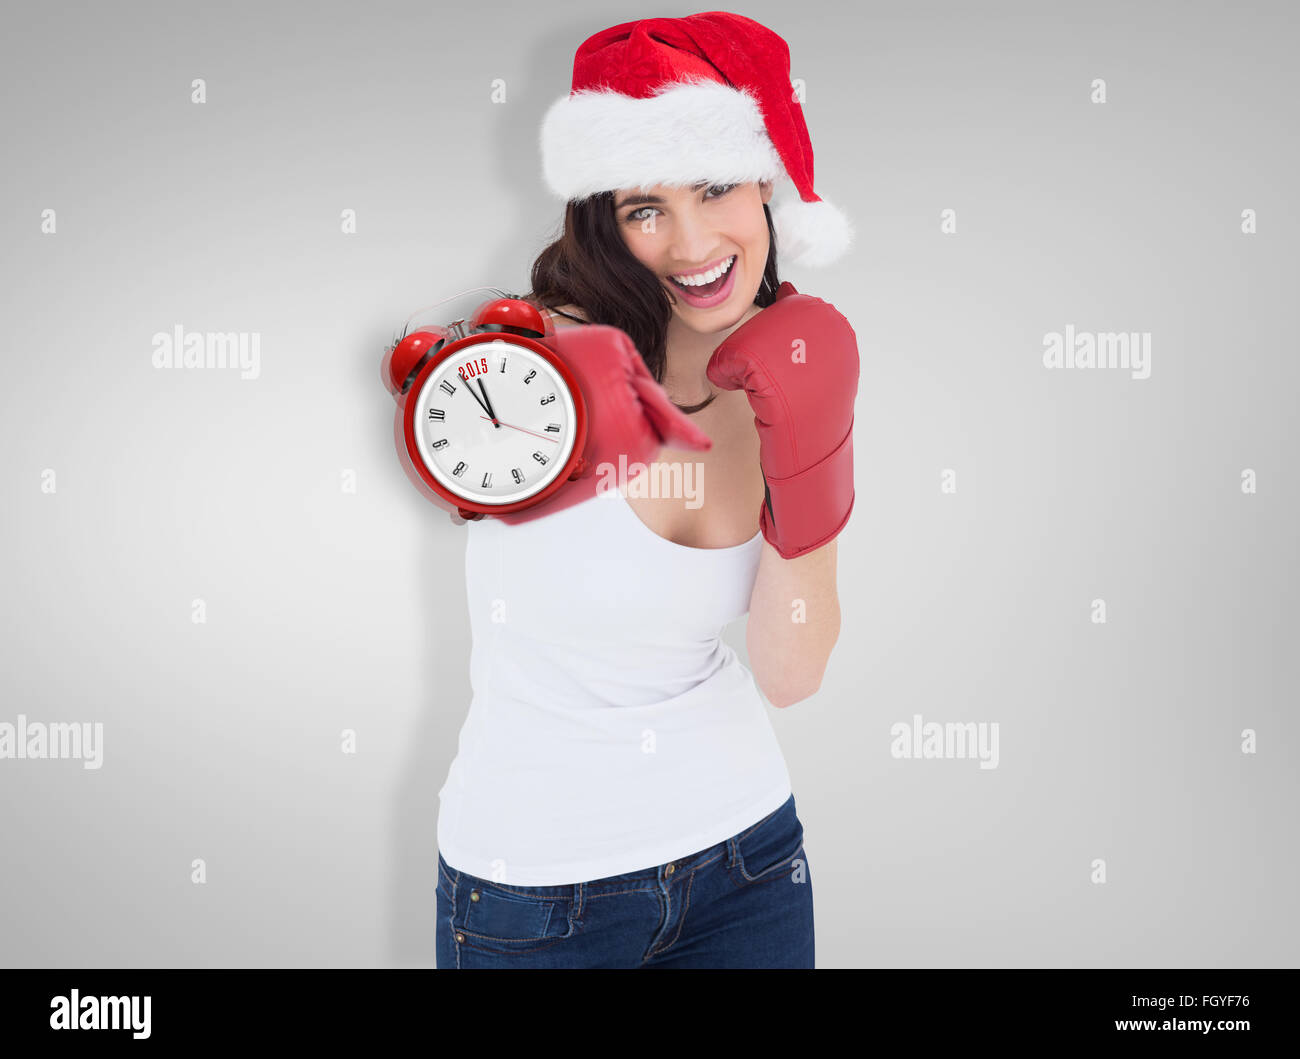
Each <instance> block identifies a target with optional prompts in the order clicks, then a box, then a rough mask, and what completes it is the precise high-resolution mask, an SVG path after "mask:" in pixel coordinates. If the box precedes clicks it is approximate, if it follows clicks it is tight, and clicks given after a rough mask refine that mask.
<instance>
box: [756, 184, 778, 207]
mask: <svg viewBox="0 0 1300 1059" xmlns="http://www.w3.org/2000/svg"><path fill="white" fill-rule="evenodd" d="M774 186H775V185H773V183H772V181H770V180H760V181H759V182H758V192H759V194H760V195H762V196H763V205H764V206H766V205H767V204H768V202H769V201H770V200H771V198H772V189H773V187H774Z"/></svg>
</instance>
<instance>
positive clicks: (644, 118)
mask: <svg viewBox="0 0 1300 1059" xmlns="http://www.w3.org/2000/svg"><path fill="white" fill-rule="evenodd" d="M541 146H542V175H543V177H544V178H545V180H546V184H547V186H548V187H549V188H550V189H551V191H552V192H553V193H555V194H556V195H558V196H560V197H561V198H564V199H575V200H578V199H585V198H587V197H588V196H590V195H594V194H596V193H598V192H601V191H616V190H621V189H628V188H641V189H645V188H649V187H652V186H653V185H655V184H663V185H665V186H667V187H685V186H689V185H691V184H696V183H698V182H699V181H701V180H710V181H715V182H717V183H719V184H724V183H742V184H743V183H750V182H754V181H759V180H775V179H776V178H777V177H779V176H783V175H784V173H785V168H784V167H783V166H782V164H781V158H780V156H779V155H778V154H777V153H776V149H775V148H774V147H773V146H772V141H771V140H770V139H768V136H767V129H766V127H765V126H764V124H763V113H762V111H761V110H760V109H759V106H758V104H757V103H756V102H755V101H754V99H753V97H752V96H750V95H749V94H748V93H747V92H745V91H744V90H743V89H739V88H732V87H731V86H729V85H724V84H722V83H721V82H720V81H708V80H699V81H683V82H675V83H670V84H669V85H668V86H667V87H666V88H665V89H664V90H662V91H660V92H658V93H656V94H655V95H653V96H649V97H647V98H645V99H636V98H633V97H631V96H625V95H623V94H622V93H619V92H614V91H609V90H599V91H584V92H575V93H573V94H572V95H568V96H565V97H563V98H562V99H558V100H556V101H555V102H554V103H553V104H552V105H551V107H550V109H549V110H548V111H547V113H546V117H545V118H544V119H543V121H542V130H541Z"/></svg>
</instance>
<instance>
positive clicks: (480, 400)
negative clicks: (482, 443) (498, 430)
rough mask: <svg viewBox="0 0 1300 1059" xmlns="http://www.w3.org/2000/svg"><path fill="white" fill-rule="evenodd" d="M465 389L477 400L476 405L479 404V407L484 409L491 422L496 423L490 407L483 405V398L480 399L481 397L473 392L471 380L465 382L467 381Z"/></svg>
mask: <svg viewBox="0 0 1300 1059" xmlns="http://www.w3.org/2000/svg"><path fill="white" fill-rule="evenodd" d="M465 389H467V390H468V391H469V395H470V396H471V397H472V398H474V400H476V401H478V406H479V407H480V408H481V409H483V411H485V412H486V413H487V414H488V415H489V416H490V417H491V419H492V422H493V423H496V420H497V417H496V416H494V415H492V409H490V408H489V407H488V406H487V405H485V404H484V403H483V399H482V398H481V397H479V395H478V394H476V393H475V392H474V384H473V383H472V382H467V383H466V384H465Z"/></svg>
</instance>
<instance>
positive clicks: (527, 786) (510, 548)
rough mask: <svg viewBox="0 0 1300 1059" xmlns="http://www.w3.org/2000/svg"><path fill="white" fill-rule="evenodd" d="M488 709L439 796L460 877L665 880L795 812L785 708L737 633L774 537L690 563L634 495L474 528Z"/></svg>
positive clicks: (477, 697) (476, 704)
mask: <svg viewBox="0 0 1300 1059" xmlns="http://www.w3.org/2000/svg"><path fill="white" fill-rule="evenodd" d="M468 534H469V537H468V541H467V544H466V549H465V576H466V590H467V596H468V602H469V611H470V626H471V630H472V633H473V648H472V651H471V656H470V683H471V686H472V689H473V696H472V699H471V702H470V707H469V713H468V715H467V716H466V719H465V723H464V726H463V727H462V729H461V732H460V745H459V751H458V753H457V755H456V758H455V760H453V761H452V763H451V768H450V770H449V772H448V775H447V781H446V783H444V784H443V787H442V789H441V791H439V793H438V798H439V814H438V847H439V852H440V853H441V854H442V856H443V859H444V860H446V862H447V863H448V864H449V865H451V866H452V867H453V868H456V869H458V870H460V871H464V872H468V873H469V874H471V875H476V876H478V877H480V878H485V879H489V880H492V881H495V882H505V883H514V884H515V885H518V886H558V885H566V884H569V883H578V882H590V881H591V880H594V879H601V878H604V877H605V876H608V875H621V874H622V873H624V872H630V871H638V870H640V869H643V868H648V867H653V866H656V865H659V864H665V863H668V862H669V861H672V860H675V859H677V858H679V857H684V856H686V855H688V854H690V853H695V852H698V851H699V850H702V849H707V848H708V847H709V846H712V845H715V844H716V843H718V842H721V841H723V840H724V839H726V838H729V837H730V836H732V835H734V834H736V833H738V832H740V831H743V830H744V829H745V828H746V827H748V826H749V825H750V824H753V823H756V822H757V821H758V820H761V819H762V818H763V817H764V816H766V815H767V814H768V813H770V812H772V811H773V810H774V809H777V808H779V807H780V806H781V805H782V804H783V803H784V802H785V801H786V799H787V798H789V797H790V793H791V787H790V776H789V773H788V772H787V770H786V763H785V758H784V757H783V755H782V753H781V748H780V745H779V744H778V742H777V739H776V733H775V732H774V731H773V729H772V723H771V721H770V719H769V718H768V714H767V709H768V707H767V706H766V704H765V703H764V702H763V700H762V698H761V697H760V695H759V692H758V689H757V687H756V686H755V684H754V679H753V676H752V675H751V673H750V671H749V670H748V669H747V668H746V667H745V666H744V665H743V664H742V663H741V661H740V659H739V658H738V657H737V655H736V652H735V651H734V650H732V648H731V647H730V646H729V645H727V644H726V643H724V642H723V641H722V640H721V638H720V634H721V632H722V629H723V627H724V626H725V625H726V624H727V623H728V622H730V621H733V620H734V619H736V618H739V617H740V616H741V615H743V614H745V613H746V612H747V611H748V609H749V597H750V593H751V591H752V590H753V586H754V579H755V577H756V575H757V572H758V561H759V556H760V553H761V550H762V540H763V538H762V535H761V533H755V535H754V537H753V538H751V539H750V540H749V541H747V542H745V543H744V544H739V545H736V546H735V547H731V548H691V547H687V546H685V545H682V544H676V543H674V542H673V541H669V540H667V539H665V538H663V537H661V536H659V535H658V534H657V533H655V532H654V531H653V530H652V529H650V527H649V526H647V525H646V524H645V523H643V522H642V521H641V519H640V518H639V517H638V516H637V514H636V512H635V511H634V510H633V509H632V507H631V506H630V504H629V503H628V500H627V496H626V495H625V493H624V492H622V491H619V490H613V491H610V492H609V493H608V494H606V495H597V496H595V497H592V498H591V499H589V500H586V501H584V502H582V503H580V504H576V505H574V506H573V507H570V508H568V509H566V510H564V511H559V512H556V513H555V514H553V515H548V516H546V517H543V518H538V519H534V520H533V521H531V522H526V523H522V524H519V525H510V524H508V523H505V522H501V521H500V520H498V519H493V518H484V519H481V520H479V521H477V522H471V523H469V524H468Z"/></svg>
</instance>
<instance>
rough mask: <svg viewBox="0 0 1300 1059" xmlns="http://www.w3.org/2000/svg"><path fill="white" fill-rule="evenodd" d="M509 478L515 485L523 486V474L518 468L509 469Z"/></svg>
mask: <svg viewBox="0 0 1300 1059" xmlns="http://www.w3.org/2000/svg"><path fill="white" fill-rule="evenodd" d="M510 477H511V478H513V479H514V480H515V485H523V484H524V472H523V471H521V470H520V469H519V468H518V467H511V468H510Z"/></svg>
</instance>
